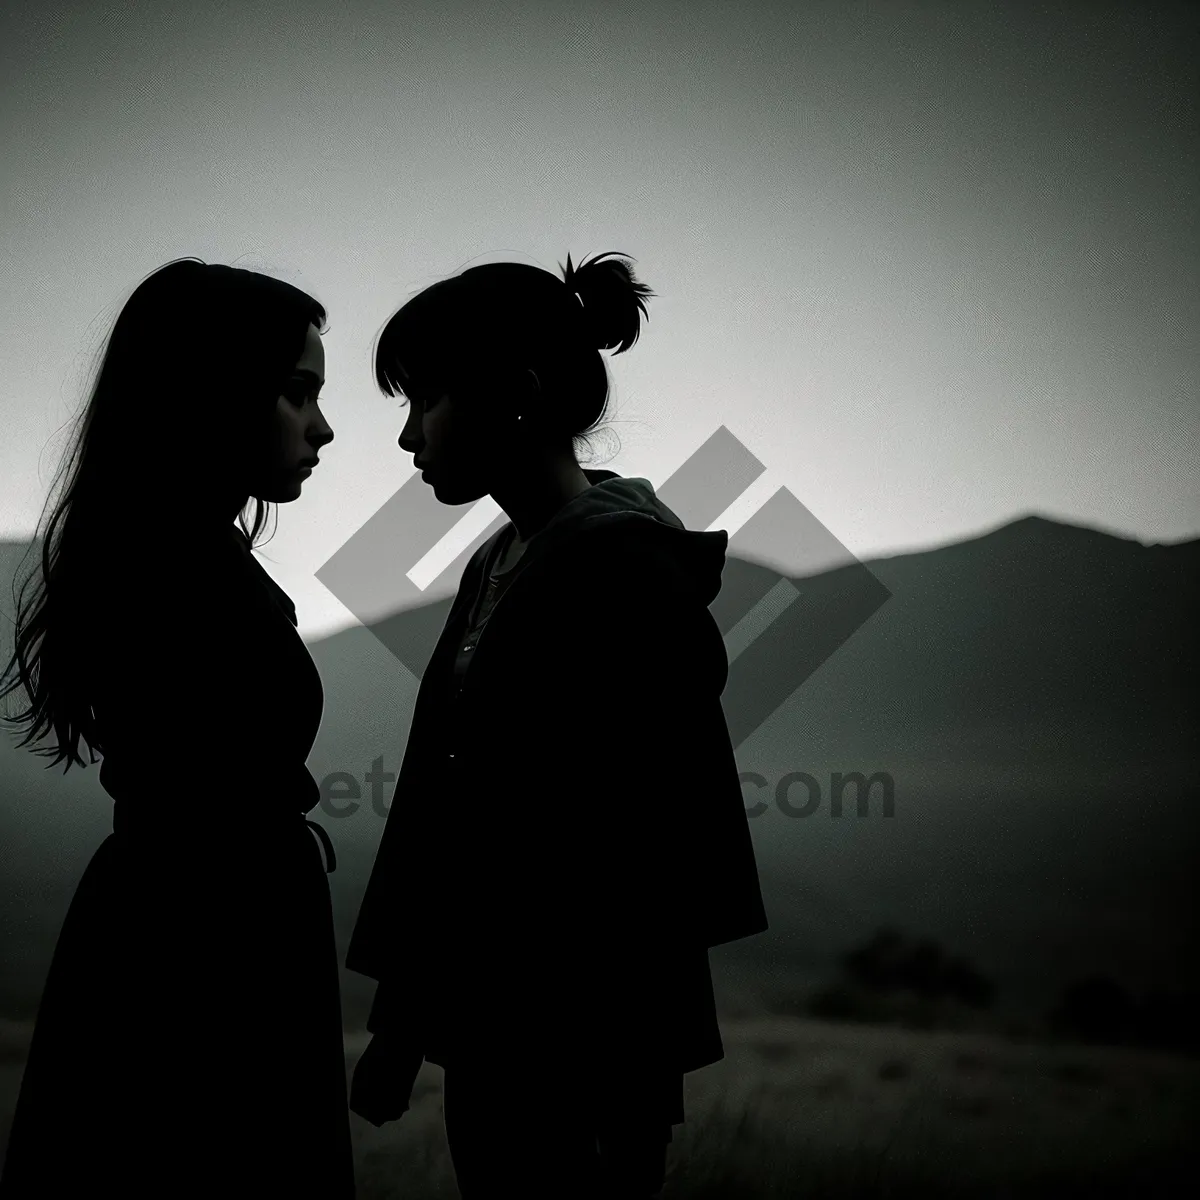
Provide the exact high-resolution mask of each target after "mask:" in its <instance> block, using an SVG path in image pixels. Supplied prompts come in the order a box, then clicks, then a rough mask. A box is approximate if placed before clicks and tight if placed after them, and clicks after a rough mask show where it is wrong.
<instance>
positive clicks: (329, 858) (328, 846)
mask: <svg viewBox="0 0 1200 1200" xmlns="http://www.w3.org/2000/svg"><path fill="white" fill-rule="evenodd" d="M304 823H305V825H307V826H308V827H309V829H311V830H312V831H313V833H315V834H316V835H317V841H319V842H320V843H321V847H322V849H323V850H324V851H325V874H326V875H332V874H333V873H334V871H336V870H337V855H336V854H334V852H333V842H332V841H331V840H330V837H329V834H327V833H326V832H325V827H324V826H323V825H318V824H317V823H316V821H310V820H309V819H308V818H307V817H305V818H304Z"/></svg>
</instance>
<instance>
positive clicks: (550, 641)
mask: <svg viewBox="0 0 1200 1200" xmlns="http://www.w3.org/2000/svg"><path fill="white" fill-rule="evenodd" d="M651 295H653V293H652V292H650V290H649V289H648V288H646V287H645V286H644V285H642V284H640V283H638V282H637V281H636V280H635V279H634V277H633V274H632V272H631V270H630V268H629V266H628V265H627V264H626V263H625V262H623V261H621V259H620V258H618V257H614V255H613V254H605V255H601V256H599V257H597V258H595V259H593V260H592V261H591V262H585V263H582V264H580V266H579V268H578V269H576V268H575V267H573V266H572V263H571V259H570V257H568V258H567V265H566V267H565V269H564V271H563V278H559V277H558V276H556V275H554V274H552V273H551V272H549V271H545V270H542V269H540V268H538V267H534V266H528V265H524V264H520V263H506V262H501V263H489V264H487V265H482V266H476V267H472V268H470V269H468V270H466V271H464V272H462V273H461V274H459V275H455V276H452V277H450V278H448V279H445V280H442V281H441V282H439V283H436V284H434V285H433V286H432V287H429V288H427V289H425V290H424V291H422V292H420V293H419V294H418V295H416V296H414V297H413V298H412V299H411V300H409V301H408V302H407V303H406V304H405V305H404V306H403V307H402V308H401V309H400V310H399V312H397V313H396V314H395V315H394V316H393V317H392V318H391V319H390V320H389V321H388V323H387V325H386V327H385V328H384V330H383V331H382V334H381V335H380V337H379V340H378V345H377V348H376V354H375V374H376V379H377V382H378V383H379V385H380V387H381V388H382V389H383V390H384V391H386V392H387V393H388V394H391V395H396V394H397V393H401V394H403V396H404V397H406V402H407V403H408V404H409V405H410V411H409V417H408V422H407V424H406V425H405V427H404V431H403V433H402V434H401V437H400V446H401V448H402V449H404V450H406V451H407V452H409V453H411V454H412V455H413V456H414V460H415V462H416V464H417V465H418V466H419V467H421V468H422V469H423V470H424V479H425V482H426V483H427V484H428V485H429V486H431V487H432V488H433V490H434V495H435V496H436V497H437V499H438V500H440V501H441V502H442V503H444V504H451V505H462V504H469V503H472V502H474V501H476V500H478V499H480V498H481V497H483V496H485V495H491V496H492V497H493V498H494V500H495V501H496V503H497V504H498V505H499V506H500V507H501V508H502V509H503V510H504V511H505V513H506V514H507V515H508V516H509V518H510V520H509V522H508V523H507V524H506V525H505V526H503V527H502V528H501V529H500V530H499V531H497V532H496V534H494V535H493V536H492V537H490V538H488V539H487V540H486V541H485V542H484V544H483V545H482V546H480V547H479V549H478V550H477V551H476V553H475V554H474V555H473V556H472V558H471V559H470V561H469V562H468V564H467V566H466V568H465V570H464V572H463V576H462V582H461V586H460V588H459V591H458V594H457V597H456V599H455V601H454V604H453V606H452V608H451V610H450V613H449V615H448V617H447V620H446V625H445V628H444V629H443V631H442V635H441V637H440V639H439V641H438V644H437V647H436V649H435V650H434V652H433V655H432V657H431V659H430V661H429V664H428V666H427V668H426V669H425V672H424V676H423V678H422V682H421V688H420V692H419V694H418V697H417V703H416V709H415V711H414V714H413V718H412V724H411V729H410V733H409V738H408V744H407V747H406V751H405V756H404V761H403V765H402V767H401V771H400V775H399V779H398V780H397V783H396V788H395V794H394V799H393V801H392V805H391V809H390V812H389V815H388V820H387V823H386V825H385V827H384V832H383V837H382V841H381V844H380V847H379V851H378V854H377V857H376V861H375V866H374V870H373V873H372V875H371V879H370V882H369V884H368V887H367V891H366V895H365V897H364V900H363V905H362V909H361V912H360V914H359V919H358V923H357V926H356V928H355V931H354V935H353V938H352V940H351V945H350V950H349V954H348V956H347V960H346V963H347V966H348V967H349V968H350V969H352V970H354V971H356V972H359V973H361V974H363V975H366V976H368V977H370V978H372V979H375V980H377V981H378V983H379V986H378V987H377V989H376V994H375V1002H374V1006H373V1008H372V1012H371V1017H370V1020H369V1023H368V1029H369V1030H370V1032H371V1033H372V1035H373V1036H372V1039H371V1042H370V1044H369V1045H368V1047H367V1049H366V1050H365V1052H364V1053H363V1056H362V1058H361V1059H360V1060H359V1063H358V1065H357V1067H356V1069H355V1075H354V1082H353V1085H352V1088H351V1096H350V1103H351V1108H352V1109H353V1111H355V1112H356V1113H358V1114H359V1115H361V1116H363V1117H364V1118H366V1119H368V1120H370V1121H371V1122H373V1123H374V1124H377V1125H380V1124H383V1123H385V1122H387V1121H391V1120H395V1119H397V1118H399V1117H400V1116H401V1115H402V1114H403V1113H404V1112H405V1111H406V1110H407V1107H408V1103H409V1099H410V1094H411V1088H412V1084H413V1082H414V1079H415V1076H416V1074H417V1071H418V1070H419V1068H420V1066H421V1063H422V1061H424V1060H428V1061H430V1062H432V1063H435V1064H437V1065H439V1066H441V1067H443V1068H444V1072H445V1080H444V1083H445V1096H444V1104H445V1122H446V1134H447V1138H448V1141H449V1145H450V1150H451V1154H452V1156H453V1161H454V1167H455V1171H456V1173H457V1176H458V1182H459V1188H460V1191H461V1194H462V1195H463V1197H464V1200H477V1198H480V1197H482V1198H491V1197H499V1196H501V1195H508V1194H510V1193H511V1194H512V1195H515V1196H521V1197H524V1198H526V1200H532V1198H534V1197H549V1196H554V1197H572V1198H582V1197H586V1196H601V1195H605V1196H614V1197H615V1196H623V1197H649V1196H653V1195H655V1194H656V1193H657V1192H658V1191H659V1189H660V1188H661V1187H662V1184H663V1180H664V1173H665V1162H666V1154H667V1146H668V1143H669V1142H670V1141H671V1137H672V1126H673V1125H676V1124H679V1123H680V1122H682V1121H683V1119H684V1111H683V1077H684V1075H685V1073H687V1072H689V1071H693V1070H696V1069H698V1068H700V1067H703V1066H706V1065H709V1064H711V1063H715V1062H717V1061H718V1060H720V1059H721V1058H722V1057H723V1048H722V1044H721V1036H720V1030H719V1028H718V1025H717V1017H716V1008H715V1003H714V999H713V989H712V979H711V974H710V970H709V962H708V949H709V948H710V947H712V946H716V945H720V944H722V943H724V942H729V941H732V940H735V939H738V938H743V937H748V936H751V935H753V934H757V933H760V932H762V931H763V930H764V929H766V927H767V922H766V917H765V914H764V911H763V904H762V897H761V894H760V890H759V882H758V873H757V869H756V865H755V861H754V852H753V846H752V843H751V838H750V830H749V824H748V821H747V818H746V813H745V809H744V806H743V802H742V793H741V785H740V782H739V779H738V769H737V765H736V762H735V759H734V754H733V748H732V745H731V742H730V737H729V731H728V728H727V727H726V724H725V718H724V712H723V710H722V707H721V692H722V690H723V688H724V686H725V682H726V679H727V677H728V671H729V663H728V657H727V654H726V651H725V646H724V642H723V639H722V637H721V633H720V630H719V629H718V627H717V624H716V622H715V620H714V619H713V617H712V615H711V613H710V612H709V611H708V605H709V604H710V603H711V602H712V601H713V599H714V598H715V597H716V595H717V593H718V591H719V589H720V586H721V573H722V570H723V567H724V563H725V552H726V546H727V543H728V535H727V534H726V533H725V532H723V531H718V532H708V533H704V532H694V531H690V530H688V529H686V528H684V526H683V524H682V522H681V521H680V520H679V518H678V517H677V516H676V515H675V514H674V513H673V512H672V511H671V510H670V509H669V508H668V507H667V506H666V505H665V504H663V502H662V501H661V500H660V499H659V498H658V497H657V496H656V495H655V493H654V489H653V487H652V486H651V485H650V483H649V481H647V480H645V479H627V478H622V477H621V476H619V475H617V474H615V473H614V472H612V471H596V470H584V469H582V468H581V467H580V465H579V463H578V461H577V459H576V456H575V442H576V440H577V439H580V438H583V437H584V436H585V435H586V434H587V433H588V432H589V431H590V430H591V429H592V428H594V426H595V425H596V423H597V421H598V420H599V418H600V417H601V415H602V413H603V411H604V408H605V405H606V402H607V398H608V375H607V371H606V367H605V363H604V359H603V358H602V356H601V354H600V353H599V351H600V350H601V349H614V348H615V349H616V350H617V352H618V353H619V352H622V351H625V350H628V349H629V348H630V347H631V346H632V345H633V344H634V342H635V341H636V340H637V337H638V333H639V329H640V318H641V316H642V315H644V314H645V311H646V309H645V299H646V297H648V296H651ZM664 793H665V794H664Z"/></svg>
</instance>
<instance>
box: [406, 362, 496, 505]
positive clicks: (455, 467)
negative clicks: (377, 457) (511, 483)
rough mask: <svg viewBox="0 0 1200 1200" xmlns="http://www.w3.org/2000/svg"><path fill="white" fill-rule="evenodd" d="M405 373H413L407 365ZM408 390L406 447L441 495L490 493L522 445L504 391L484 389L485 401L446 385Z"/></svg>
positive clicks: (451, 499)
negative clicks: (465, 399) (467, 397)
mask: <svg viewBox="0 0 1200 1200" xmlns="http://www.w3.org/2000/svg"><path fill="white" fill-rule="evenodd" d="M399 373H400V374H401V375H402V376H404V377H405V378H407V376H406V375H405V372H404V371H403V368H402V367H401V368H399ZM500 391H502V388H501V387H499V386H497V393H499V392H500ZM405 394H406V395H407V396H408V400H409V414H408V420H407V421H406V422H405V425H404V429H403V431H402V432H401V434H400V439H399V444H400V448H401V449H402V450H404V451H405V452H406V453H408V454H411V455H412V456H413V464H414V465H415V466H416V467H417V468H418V469H419V470H421V472H422V479H423V480H424V482H425V483H426V484H428V485H429V486H430V487H431V488H433V493H434V495H435V496H436V497H437V499H438V500H439V501H441V502H442V503H443V504H471V503H473V502H474V501H476V500H478V499H480V498H481V497H483V496H486V495H489V494H490V493H491V491H492V488H493V483H494V480H495V474H496V471H497V470H498V469H503V467H504V464H506V463H508V462H510V461H511V460H512V458H513V451H514V449H515V446H516V441H515V439H514V434H515V431H516V426H515V422H514V420H513V419H512V416H511V413H510V411H509V409H508V407H507V405H506V403H505V401H504V398H503V396H501V395H499V394H496V395H492V394H488V395H482V396H480V397H479V398H478V399H479V403H464V402H463V400H462V399H461V396H460V395H457V394H456V395H452V394H451V393H450V392H449V391H447V390H446V388H445V386H444V385H436V386H434V387H433V388H430V389H428V390H427V391H422V389H421V388H419V387H415V386H414V387H412V388H411V389H406V393H405ZM471 399H472V401H473V400H474V399H475V397H474V396H472V397H471Z"/></svg>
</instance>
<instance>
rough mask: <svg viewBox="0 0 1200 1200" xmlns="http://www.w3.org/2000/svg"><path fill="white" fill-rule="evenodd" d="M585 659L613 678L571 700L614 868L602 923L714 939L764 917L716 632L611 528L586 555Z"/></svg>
mask: <svg viewBox="0 0 1200 1200" xmlns="http://www.w3.org/2000/svg"><path fill="white" fill-rule="evenodd" d="M579 586H580V587H581V588H584V589H585V594H586V597H587V599H586V601H585V602H584V603H583V605H582V608H581V613H580V615H581V616H582V617H583V619H584V620H585V621H586V625H585V628H586V634H585V636H584V637H583V639H582V644H584V645H586V648H587V652H588V656H589V658H591V659H593V660H594V661H595V662H596V663H598V664H601V665H602V669H603V672H604V675H605V677H606V678H612V679H614V680H619V681H620V683H619V684H618V685H617V686H615V687H614V688H612V689H599V690H597V691H596V692H594V693H593V694H592V695H591V697H590V698H586V699H585V700H584V701H582V702H581V704H582V708H581V709H579V710H577V711H576V712H575V716H577V717H578V716H583V717H584V718H585V721H586V723H587V724H588V725H590V726H591V728H592V730H593V732H592V735H591V743H590V749H591V751H592V753H591V754H590V755H589V759H588V761H589V771H588V773H587V785H588V786H590V789H591V791H590V796H591V798H590V799H589V801H588V803H589V804H590V807H591V810H592V812H593V813H594V814H595V817H596V822H597V824H596V826H595V833H596V834H597V835H598V839H599V843H600V846H601V847H602V849H603V851H604V853H606V854H607V855H608V856H609V861H610V863H611V867H612V869H611V871H608V872H605V871H604V870H603V869H602V868H600V869H599V878H600V879H601V880H603V879H604V878H606V876H607V877H617V878H619V879H620V880H621V887H620V888H619V889H617V892H618V894H617V898H616V907H615V908H613V909H610V910H609V912H610V914H611V916H612V917H613V926H612V927H613V930H614V936H616V937H620V938H621V939H622V940H624V941H625V943H626V944H627V945H636V944H638V943H642V942H644V943H645V944H646V945H647V947H648V952H651V949H650V948H652V947H653V945H654V943H655V940H656V939H659V941H660V944H662V939H665V940H666V941H668V942H673V943H675V944H698V945H705V946H712V945H718V944H720V943H722V942H724V941H730V940H734V939H736V938H740V937H745V936H749V935H751V934H754V933H758V932H761V931H762V930H764V929H766V927H767V921H766V915H765V911H764V909H763V904H762V896H761V891H760V889H759V881H758V874H757V867H756V864H755V861H754V850H753V843H752V840H751V836H750V828H749V821H748V819H747V817H746V812H745V805H744V802H743V799H742V791H741V783H740V780H739V778H738V769H737V764H736V760H735V758H734V753H733V747H732V745H731V742H730V738H729V731H728V726H727V724H726V722H725V716H724V710H723V709H722V707H721V691H722V689H723V687H724V683H725V680H726V678H727V676H728V658H727V655H726V652H725V646H724V641H723V639H722V637H721V634H720V630H719V629H718V627H717V625H716V622H715V620H714V619H713V617H712V614H711V613H710V612H709V611H708V608H707V607H706V606H705V605H704V604H703V603H701V601H700V600H699V598H698V597H697V596H696V594H695V592H694V590H693V589H692V587H691V584H690V580H689V579H688V578H687V577H686V575H685V574H684V573H683V571H682V569H681V568H680V567H678V566H677V565H676V564H675V563H674V562H673V561H672V560H671V559H670V558H669V557H665V556H663V555H661V554H658V553H656V551H655V549H654V547H652V546H648V545H645V544H642V543H638V542H632V543H630V544H623V543H621V542H620V541H619V540H618V539H615V538H614V539H612V540H611V542H609V543H608V544H607V545H605V546H604V548H603V550H602V552H601V555H600V556H598V557H593V558H592V559H591V560H590V561H589V563H588V566H587V577H586V580H584V579H581V580H580V583H579Z"/></svg>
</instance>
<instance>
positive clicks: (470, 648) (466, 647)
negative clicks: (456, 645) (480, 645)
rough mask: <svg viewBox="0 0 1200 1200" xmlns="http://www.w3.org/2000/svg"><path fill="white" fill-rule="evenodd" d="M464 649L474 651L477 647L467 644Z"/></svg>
mask: <svg viewBox="0 0 1200 1200" xmlns="http://www.w3.org/2000/svg"><path fill="white" fill-rule="evenodd" d="M463 649H464V650H474V649H475V646H474V645H473V644H472V643H471V642H468V643H467V644H466V645H465V646H464V647H463Z"/></svg>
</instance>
